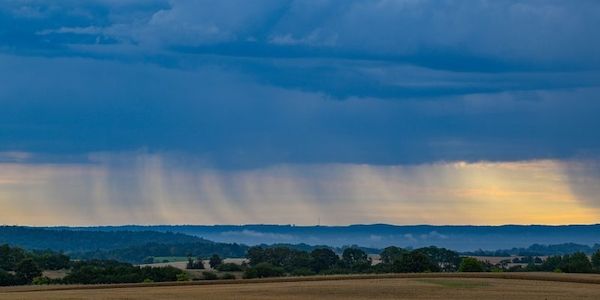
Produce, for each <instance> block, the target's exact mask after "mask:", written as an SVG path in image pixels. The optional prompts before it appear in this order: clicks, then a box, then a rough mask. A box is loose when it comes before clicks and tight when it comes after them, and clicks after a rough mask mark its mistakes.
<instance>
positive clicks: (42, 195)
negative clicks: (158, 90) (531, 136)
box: [0, 155, 600, 225]
mask: <svg viewBox="0 0 600 300" xmlns="http://www.w3.org/2000/svg"><path fill="white" fill-rule="evenodd" d="M565 164H568V163H567V162H558V161H550V160H545V161H531V162H510V163H488V162H482V163H438V164H425V165H415V166H371V165H345V164H334V165H310V166H300V165H280V166H273V167H268V168H263V169H252V170H215V169H210V168H202V167H198V168H194V167H189V166H185V167H183V166H178V165H176V164H172V163H169V162H167V161H166V160H165V159H163V158H161V157H160V156H152V155H142V156H137V157H134V158H132V159H131V160H130V162H129V163H126V164H111V163H103V162H99V163H96V164H81V165H36V164H14V163H13V164H8V163H5V164H0V205H1V207H2V209H1V210H0V223H4V224H27V225H95V224H214V223H220V224H247V223H282V224H289V223H295V224H307V225H308V224H315V223H316V222H317V219H318V218H320V219H321V222H322V223H324V224H349V223H392V224H424V223H427V224H532V223H535V224H572V223H597V221H598V217H599V216H600V213H599V210H598V209H597V208H596V207H595V206H594V205H592V204H593V201H592V202H590V200H589V199H582V197H585V195H575V193H574V192H573V187H572V186H571V182H573V180H572V179H570V178H569V177H572V176H577V174H573V172H565V169H568V168H566V167H565ZM582 176H588V177H589V176H590V175H589V174H583V175H582ZM589 180H590V179H589V178H588V179H587V181H586V182H588V181H589Z"/></svg>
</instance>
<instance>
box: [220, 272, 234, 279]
mask: <svg viewBox="0 0 600 300" xmlns="http://www.w3.org/2000/svg"><path fill="white" fill-rule="evenodd" d="M221 279H224V280H232V279H236V277H235V275H233V274H231V273H225V274H223V275H222V276H221Z"/></svg>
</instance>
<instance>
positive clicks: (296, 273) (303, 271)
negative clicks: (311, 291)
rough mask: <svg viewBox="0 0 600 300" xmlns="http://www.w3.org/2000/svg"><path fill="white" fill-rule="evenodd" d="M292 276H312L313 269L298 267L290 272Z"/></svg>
mask: <svg viewBox="0 0 600 300" xmlns="http://www.w3.org/2000/svg"><path fill="white" fill-rule="evenodd" d="M291 274H292V275H293V276H312V275H315V274H316V273H315V271H313V270H311V269H309V268H299V269H295V270H293V271H292V273H291Z"/></svg>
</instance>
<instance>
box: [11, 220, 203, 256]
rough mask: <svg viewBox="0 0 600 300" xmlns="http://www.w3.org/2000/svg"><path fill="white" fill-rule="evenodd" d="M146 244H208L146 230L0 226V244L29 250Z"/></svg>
mask: <svg viewBox="0 0 600 300" xmlns="http://www.w3.org/2000/svg"><path fill="white" fill-rule="evenodd" d="M148 243H170V244H172V243H212V242H210V241H207V240H205V239H202V238H199V237H196V236H190V235H186V234H182V233H172V232H158V231H150V230H149V229H148V230H132V231H127V230H120V231H94V230H86V231H80V230H67V229H44V228H36V227H20V226H0V245H2V244H10V245H12V246H18V247H22V248H25V249H30V250H35V249H38V250H46V249H48V250H54V251H65V252H70V253H72V252H84V251H93V250H109V249H118V248H125V247H130V246H136V245H144V244H148Z"/></svg>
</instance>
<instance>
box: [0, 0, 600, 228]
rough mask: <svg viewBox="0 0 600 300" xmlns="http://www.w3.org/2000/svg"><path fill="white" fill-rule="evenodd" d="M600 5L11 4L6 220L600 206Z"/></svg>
mask: <svg viewBox="0 0 600 300" xmlns="http://www.w3.org/2000/svg"><path fill="white" fill-rule="evenodd" d="M597 28H600V2H598V1H595V0H574V1H562V0H561V1H559V0H544V1H542V0H495V1H486V0H473V1H452V0H396V1H392V0H371V1H366V0H364V1H358V0H343V1H342V0H337V1H336V0H314V1H300V0H255V1H242V0H239V1H234V0H218V1H217V0H200V1H191V0H189V1H188V0H181V1H176V0H172V1H167V0H90V1H75V0H65V1H41V0H7V1H2V2H0V207H1V208H2V209H1V210H0V224H22V225H107V224H257V223H269V224H302V225H312V224H316V223H317V222H319V220H320V222H321V224H332V225H333V224H335V225H342V224H354V223H363V224H366V223H391V224H583V223H586V224H588V223H598V220H599V219H600V118H599V117H598V116H599V115H600V36H599V35H598V34H597Z"/></svg>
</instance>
